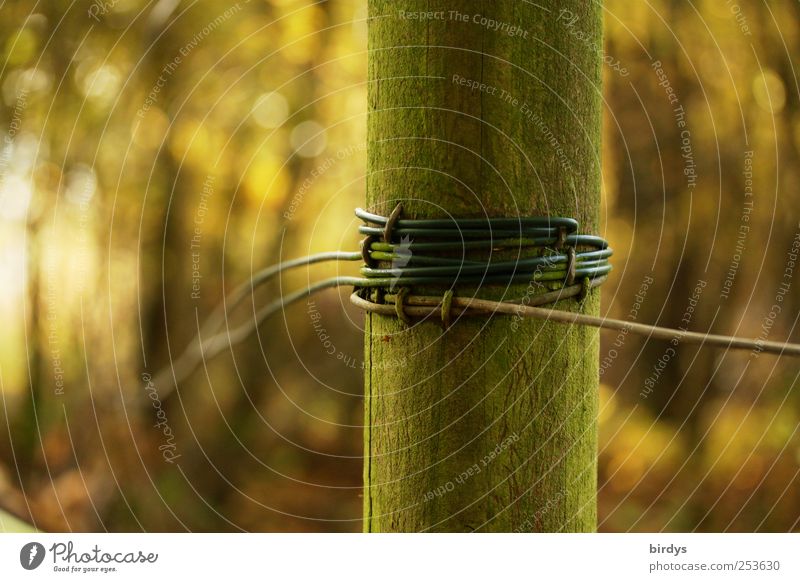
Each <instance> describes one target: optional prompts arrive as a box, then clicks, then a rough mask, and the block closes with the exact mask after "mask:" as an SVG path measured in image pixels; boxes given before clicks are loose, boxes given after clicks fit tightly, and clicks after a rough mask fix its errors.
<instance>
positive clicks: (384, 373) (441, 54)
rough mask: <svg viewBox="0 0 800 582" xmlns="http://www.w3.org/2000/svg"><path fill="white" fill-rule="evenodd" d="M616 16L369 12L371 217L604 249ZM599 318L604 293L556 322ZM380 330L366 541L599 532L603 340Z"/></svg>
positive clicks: (567, 4) (514, 1)
mask: <svg viewBox="0 0 800 582" xmlns="http://www.w3.org/2000/svg"><path fill="white" fill-rule="evenodd" d="M601 10H602V6H601V3H600V2H595V1H589V0H571V1H563V0H560V1H558V2H556V1H555V0H537V1H536V2H523V1H520V0H495V1H485V2H484V1H473V0H430V1H426V2H421V1H413V0H369V18H370V24H369V50H370V53H369V82H370V86H369V120H368V126H369V127H368V136H369V137H368V139H369V144H368V147H369V150H368V184H367V198H368V200H367V203H368V206H369V208H371V209H373V210H376V211H378V212H383V213H385V214H388V212H389V211H391V209H392V208H393V207H394V206H395V204H397V203H398V202H402V203H403V205H404V215H405V216H407V217H409V218H426V217H442V216H447V215H448V214H450V215H452V216H457V217H480V216H487V215H488V216H524V215H540V216H547V215H550V216H570V217H574V218H576V219H578V220H579V222H580V225H581V230H582V231H583V232H587V233H595V232H597V228H598V214H599V200H600V149H599V147H600V128H601V93H600V73H601V69H600V49H601V40H602V13H601ZM526 291H527V286H526V285H521V286H516V287H514V288H511V289H504V288H498V289H492V288H490V287H486V288H483V289H481V290H479V292H478V294H479V295H480V296H482V297H487V298H494V299H498V298H501V297H502V295H503V293H504V292H505V297H506V298H509V297H521V296H523V295H524V294H525V293H526ZM457 293H461V294H471V293H472V290H457ZM598 305H599V292H598V291H597V290H595V291H594V292H592V294H591V296H590V297H589V298H588V299H587V300H586V301H585V302H583V303H582V304H581V303H579V302H578V301H575V300H567V301H563V302H561V303H559V304H557V305H556V306H555V307H556V308H557V309H562V310H575V311H577V310H581V311H583V312H585V313H597V311H598ZM366 320H367V323H366V336H365V338H366V339H365V342H366V346H365V350H366V359H365V360H366V362H367V366H366V372H365V392H366V405H365V408H366V425H367V426H366V429H365V450H364V455H365V467H364V483H365V490H364V529H365V531H373V532H377V531H593V530H594V529H595V527H596V500H595V498H596V489H597V485H596V448H597V436H596V431H597V428H596V426H597V425H596V417H597V384H598V339H597V332H596V331H595V330H592V329H589V328H581V327H577V326H563V325H557V324H549V323H543V322H539V321H535V320H522V321H519V320H515V319H514V318H509V317H500V316H498V317H494V318H471V319H461V320H459V321H458V322H457V323H456V324H455V325H453V326H452V327H451V328H450V329H448V330H447V331H443V330H442V328H441V327H440V326H439V325H437V323H436V322H425V323H420V324H417V325H414V326H412V327H407V326H405V325H404V324H403V323H401V322H399V321H398V320H396V319H394V318H390V317H385V316H379V315H367V318H366Z"/></svg>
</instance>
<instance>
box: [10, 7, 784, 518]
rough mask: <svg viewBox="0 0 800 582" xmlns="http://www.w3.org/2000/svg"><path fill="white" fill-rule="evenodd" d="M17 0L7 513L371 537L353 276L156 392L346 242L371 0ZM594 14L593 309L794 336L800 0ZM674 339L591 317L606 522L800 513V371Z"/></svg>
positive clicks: (359, 161) (359, 145) (357, 180)
mask: <svg viewBox="0 0 800 582" xmlns="http://www.w3.org/2000/svg"><path fill="white" fill-rule="evenodd" d="M0 15H2V18H0V51H1V52H0V54H2V65H0V98H1V100H2V107H0V128H2V132H3V136H2V138H0V139H2V143H0V151H1V152H2V156H0V164H2V165H0V172H2V174H1V175H2V182H0V281H2V285H0V319H1V320H2V322H3V331H2V333H1V334H0V394H2V410H3V414H2V416H1V417H0V422H1V423H3V424H4V425H5V426H3V427H0V506H1V507H2V508H4V509H5V510H6V511H7V512H10V513H13V514H15V515H17V516H20V517H22V518H23V519H25V520H26V521H29V522H33V523H35V524H36V525H37V526H38V527H40V528H43V529H45V530H73V531H84V530H100V531H102V530H110V531H139V530H147V531H173V530H177V531H182V530H185V529H189V530H212V531H236V530H240V529H243V530H257V531H359V530H360V528H361V524H360V519H361V471H362V428H361V427H362V424H363V409H362V407H363V400H362V397H361V394H362V376H361V368H360V366H361V361H362V355H363V348H362V334H361V329H362V318H363V316H362V315H361V314H360V313H359V312H357V311H355V310H353V309H351V307H350V306H349V302H348V301H347V293H348V291H347V290H342V292H341V293H336V292H328V293H327V294H323V295H320V296H318V298H317V299H316V300H315V303H314V304H313V305H312V306H304V305H302V304H301V305H298V306H295V307H293V308H291V309H289V310H288V311H287V312H286V313H285V315H284V316H283V317H277V318H275V319H273V320H271V322H270V323H269V324H267V325H265V326H263V327H262V328H261V330H260V333H259V335H258V336H254V337H253V338H251V339H250V340H249V341H246V342H244V343H242V344H241V345H239V346H237V347H236V348H235V349H233V350H232V351H227V352H225V353H224V354H222V355H220V356H219V357H217V358H215V359H213V360H211V361H209V362H207V364H206V365H205V366H203V367H200V368H199V369H198V370H197V371H195V372H194V373H193V374H192V375H191V377H190V378H188V379H187V380H186V381H184V382H182V383H180V386H179V389H178V391H177V392H175V393H174V394H172V395H168V394H167V391H166V390H164V389H161V388H159V387H156V391H155V392H154V391H153V390H152V388H151V387H149V381H150V378H151V377H153V376H155V374H156V372H157V371H158V370H159V369H161V367H162V366H165V365H167V364H168V362H169V359H170V356H171V357H173V358H174V357H175V356H176V355H178V354H179V353H180V351H181V350H182V349H183V347H184V346H185V345H186V344H187V342H189V340H190V339H191V338H192V337H193V335H194V333H195V332H196V330H197V325H198V321H202V319H203V318H204V317H205V316H206V315H208V314H209V312H210V310H211V309H212V308H213V307H214V306H215V305H216V304H217V303H218V302H219V301H220V299H221V298H222V296H223V294H224V291H226V290H228V291H229V290H231V289H232V288H233V287H234V286H235V285H236V284H238V283H240V282H241V281H243V280H246V279H247V278H248V276H249V275H250V274H251V273H253V272H254V271H256V270H258V269H260V268H261V267H263V266H265V265H268V264H271V263H274V262H276V261H277V260H278V259H279V258H289V257H293V256H299V255H304V254H307V253H308V252H317V251H322V250H331V249H336V248H341V249H356V248H357V235H356V233H355V225H356V221H355V219H354V217H353V214H352V211H353V208H354V207H355V206H357V205H360V204H362V203H363V200H364V184H365V180H364V172H365V166H366V161H365V160H366V154H365V139H366V110H367V100H366V64H367V53H366V48H367V46H366V27H367V23H366V20H365V19H366V2H365V1H364V0H357V1H356V0H336V1H328V2H318V3H314V2H310V1H307V0H251V1H245V0H242V1H240V2H238V3H234V2H230V1H228V2H223V1H216V0H200V1H192V0H180V1H179V0H157V1H147V0H106V1H102V0H98V1H96V2H94V3H89V2H81V3H75V2H67V1H66V0H50V1H47V2H42V1H38V2H30V1H19V0H17V1H6V2H2V3H0ZM605 20H606V42H605V49H604V56H605V57H606V61H607V63H608V66H606V67H605V75H604V83H605V135H604V140H605V141H604V147H603V155H604V161H603V163H604V207H603V220H604V225H605V227H604V232H603V233H602V234H603V235H604V236H605V237H606V238H608V239H609V240H610V242H611V245H612V246H613V247H614V249H615V251H616V254H615V259H614V264H615V271H614V273H613V274H612V277H611V278H610V281H609V283H608V284H607V285H606V286H605V287H604V291H603V302H604V303H603V305H604V307H603V312H604V313H607V314H608V315H609V316H612V317H619V318H632V317H635V318H636V319H637V320H638V321H641V322H647V323H657V324H661V325H666V326H671V327H677V326H680V325H686V326H687V327H688V328H689V329H692V330H710V331H713V332H717V333H727V334H738V335H745V336H749V337H760V336H762V334H764V335H763V338H764V339H770V340H784V339H790V340H792V341H795V342H796V341H800V332H798V330H797V326H796V324H797V318H798V314H800V293H798V290H799V289H800V272H795V273H794V279H795V280H794V281H793V282H791V281H790V282H791V289H790V290H789V291H788V293H784V294H783V295H781V292H780V289H781V287H780V285H781V284H782V283H785V282H786V281H787V279H786V278H785V274H786V272H785V269H786V266H787V257H788V256H789V255H788V253H789V252H790V249H791V247H792V242H793V240H794V239H795V237H796V236H797V233H798V213H797V208H798V204H800V192H798V186H797V185H798V183H800V176H799V175H798V172H800V91H799V90H798V79H797V73H798V71H797V70H796V64H797V63H796V62H795V61H796V58H795V57H796V56H797V55H800V4H798V3H797V2H795V1H792V0H778V1H774V2H761V1H756V2H741V4H740V5H739V4H737V3H736V2H733V1H725V0H693V1H686V0H660V1H641V2H638V1H637V2H629V1H627V0H608V1H607V2H606V5H605ZM679 108H682V110H681V109H679ZM676 111H677V112H678V113H676ZM681 111H682V112H683V113H680V112H681ZM681 115H685V117H684V118H683V120H684V122H685V126H681V125H680V124H679V121H680V119H681ZM562 141H568V137H567V138H565V139H562ZM682 148H683V149H682ZM745 217H746V218H745ZM743 227H744V228H743ZM348 268H349V267H348ZM343 269H344V268H343ZM335 272H336V267H335V266H334V267H316V268H314V269H313V272H310V271H309V272H299V273H295V274H293V275H292V276H289V277H286V278H284V280H283V281H282V283H281V285H280V286H279V285H277V284H276V285H273V286H272V287H271V288H269V289H266V290H264V291H263V292H262V293H263V294H259V295H258V297H257V298H256V302H257V304H261V302H263V301H266V300H267V299H268V298H269V297H274V296H275V295H276V294H277V293H278V292H279V289H280V288H283V289H290V288H293V287H295V286H297V285H299V284H301V283H303V282H305V281H306V280H307V279H308V278H311V277H313V278H322V277H324V276H328V275H332V274H334V273H335ZM343 272H349V271H348V270H347V269H344V270H343ZM731 273H733V275H731ZM778 295H781V299H776V297H777V296H778ZM776 302H779V304H780V311H779V312H778V313H775V310H774V309H773V308H772V306H773V305H774V304H776ZM690 307H691V308H692V309H691V310H690V309H689V308H690ZM252 310H253V304H252V303H248V304H247V305H246V306H244V307H243V308H242V309H240V310H239V311H237V312H235V313H234V314H232V318H233V319H234V320H235V321H237V322H238V321H245V320H246V319H247V317H248V315H251V314H252ZM771 311H772V312H773V316H774V317H773V316H771V315H770V312H771ZM687 313H689V321H688V322H687V321H685V317H686V316H687ZM682 321H684V323H683V324H682ZM320 327H322V328H324V330H325V331H326V334H327V335H328V336H329V339H328V340H326V341H321V340H320V334H319V329H320ZM668 348H669V345H668V344H665V343H663V342H646V341H644V340H643V339H642V338H639V337H634V336H630V337H617V336H615V335H614V334H604V335H603V336H602V347H601V358H602V359H603V362H602V367H603V370H602V378H601V382H602V386H601V413H600V476H599V479H600V483H599V521H600V523H599V525H600V529H601V530H602V531H652V530H662V529H663V530H667V531H685V530H699V531H787V530H794V531H798V530H799V529H800V525H799V521H798V520H800V479H799V478H798V475H799V474H800V435H798V426H799V425H800V391H798V390H797V381H798V373H799V370H800V368H798V364H797V361H796V360H792V359H788V358H786V359H781V360H779V359H777V358H775V357H772V356H767V355H761V356H760V357H753V355H752V354H749V353H747V352H742V353H734V352H730V353H723V352H721V351H717V350H711V349H706V350H698V349H696V348H692V347H687V346H683V347H681V348H680V349H679V350H677V352H676V353H675V354H674V355H672V354H671V353H670V352H668V351H667V350H668ZM331 350H333V351H331ZM334 355H335V357H333V356H334ZM659 362H661V363H659ZM648 390H649V392H648ZM154 395H155V397H154Z"/></svg>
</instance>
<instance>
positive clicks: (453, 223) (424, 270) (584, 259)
mask: <svg viewBox="0 0 800 582" xmlns="http://www.w3.org/2000/svg"><path fill="white" fill-rule="evenodd" d="M400 208H401V207H400V206H398V207H396V209H395V212H393V215H394V216H398V215H399V212H398V209H400ZM356 216H357V217H358V218H360V219H362V220H363V221H364V222H365V223H366V224H364V225H362V226H360V227H359V229H358V231H359V232H360V233H361V234H363V235H366V238H365V239H364V241H363V242H362V245H363V248H365V249H367V252H366V253H363V257H364V259H365V263H366V265H365V266H364V267H362V269H361V274H362V275H363V276H364V277H365V278H366V279H368V280H369V284H366V285H364V287H387V288H394V287H406V286H412V285H439V286H445V288H452V287H453V286H455V285H470V286H475V285H477V286H481V285H511V284H514V283H527V282H530V281H534V282H537V283H544V282H560V283H563V284H565V285H572V283H573V282H574V281H575V280H582V279H584V278H587V277H588V278H589V279H590V280H591V279H597V278H602V277H605V276H606V275H607V274H608V273H609V271H611V265H610V263H609V261H608V260H609V258H610V257H611V255H612V252H613V251H612V250H611V249H610V248H609V246H608V243H607V242H606V241H605V240H604V239H603V238H601V237H598V236H592V235H585V234H577V230H578V222H577V221H576V220H573V219H571V218H552V217H550V218H548V217H521V218H466V219H455V218H446V219H423V220H406V219H397V220H395V221H393V222H392V221H390V219H388V218H385V217H383V216H379V215H377V214H372V213H370V212H367V211H366V210H362V209H361V208H358V209H356ZM468 253H469V256H470V257H471V258H468V257H467V254H468ZM478 254H482V255H484V256H483V257H482V258H475V257H476V256H477V255H478ZM379 262H388V263H390V266H389V267H383V268H381V267H378V266H377V265H378V263H379Z"/></svg>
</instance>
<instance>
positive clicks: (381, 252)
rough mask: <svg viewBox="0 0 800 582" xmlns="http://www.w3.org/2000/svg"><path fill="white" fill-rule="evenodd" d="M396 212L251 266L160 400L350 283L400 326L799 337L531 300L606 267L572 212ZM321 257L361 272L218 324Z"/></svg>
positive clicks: (592, 281)
mask: <svg viewBox="0 0 800 582" xmlns="http://www.w3.org/2000/svg"><path fill="white" fill-rule="evenodd" d="M401 214H402V207H401V206H399V205H398V206H397V207H396V208H395V209H394V211H393V212H392V213H391V215H390V216H388V217H384V216H380V215H377V214H373V213H371V212H367V211H366V210H362V209H360V208H359V209H356V216H357V217H358V218H360V219H362V220H363V221H364V223H365V224H363V225H362V226H360V227H359V232H360V233H361V234H363V235H365V238H364V240H363V241H362V248H361V251H356V252H346V251H333V252H327V253H319V254H316V255H310V256H307V257H301V258H298V259H293V260H291V261H287V262H282V263H279V264H277V265H272V266H270V267H267V268H266V269H263V270H261V271H259V272H257V273H255V274H254V275H253V276H252V278H251V279H250V280H249V281H248V282H246V283H243V284H241V285H240V286H239V287H237V288H236V289H235V290H234V291H233V292H232V293H231V294H230V295H229V296H228V297H226V299H225V300H224V301H223V302H222V303H221V304H220V305H219V306H218V307H217V308H216V309H215V310H214V311H213V313H212V315H211V316H210V317H209V318H208V319H207V320H206V322H205V323H204V324H203V326H202V327H201V328H200V332H199V333H198V334H197V335H196V336H195V337H194V339H193V340H192V342H190V343H189V345H188V346H187V348H186V349H185V350H184V352H183V353H182V354H181V355H180V357H178V358H177V359H175V360H174V361H171V362H170V365H169V366H168V367H166V368H164V369H162V370H161V371H159V373H158V374H157V375H156V377H155V379H154V381H155V383H156V385H158V386H159V390H160V391H161V392H160V394H161V397H162V399H163V398H166V397H167V396H168V395H169V394H170V393H171V392H172V391H173V389H174V387H175V385H176V384H177V383H178V382H180V381H181V380H183V379H184V378H186V377H187V376H188V375H189V374H190V373H191V372H192V371H193V370H194V369H195V368H196V367H197V365H198V364H199V363H200V361H202V360H203V359H205V358H211V357H214V356H215V355H217V354H218V353H220V352H221V351H222V350H224V349H226V348H231V347H232V346H234V345H236V344H237V343H239V342H241V341H243V340H244V339H245V338H247V337H249V336H250V334H252V333H253V331H255V329H256V328H257V327H259V326H260V325H261V323H263V322H264V320H266V319H267V318H268V317H270V316H271V315H273V314H275V313H277V312H279V311H282V310H283V309H285V308H286V307H288V306H289V305H291V304H293V303H296V302H298V301H300V300H302V299H305V298H307V297H308V296H310V295H312V294H314V293H318V292H320V291H322V290H325V289H330V288H335V287H343V286H351V287H354V288H355V292H354V293H353V294H352V295H351V301H352V302H353V303H354V304H355V305H357V306H358V307H360V308H362V309H364V310H365V311H367V312H371V313H378V314H383V315H389V316H397V317H399V318H400V319H402V320H404V321H406V322H408V323H410V322H411V319H410V318H411V317H428V316H432V315H433V316H436V315H439V316H440V317H441V320H442V322H443V323H444V324H445V326H447V325H448V324H449V323H450V320H451V318H452V316H453V315H457V316H462V315H473V316H476V315H477V316H490V315H494V314H505V315H513V316H518V317H532V318H537V319H545V320H548V321H554V322H558V323H564V324H578V325H588V326H593V327H598V328H602V329H614V330H626V331H628V332H630V333H636V334H640V335H645V336H647V337H648V338H657V339H664V340H674V338H675V337H679V338H680V341H681V342H685V343H695V344H701V345H706V346H717V347H723V348H726V349H750V350H754V351H757V352H758V353H761V352H765V353H773V354H779V355H793V356H800V344H791V343H782V342H769V341H763V340H751V339H746V338H738V337H731V336H722V335H711V334H706V333H698V332H689V331H685V330H675V329H671V328H665V327H656V326H652V325H645V324H641V323H634V322H630V321H624V320H615V319H608V318H603V317H595V316H591V315H584V314H580V313H571V312H567V311H557V310H553V309H546V308H541V307H538V306H540V305H545V304H550V303H555V302H558V301H560V300H563V299H567V298H569V297H578V298H583V297H585V296H586V295H587V294H588V293H589V291H590V290H591V289H592V288H594V287H596V286H598V285H600V284H602V283H603V282H604V281H605V280H606V278H607V275H608V273H609V272H610V271H611V265H610V263H609V258H610V257H611V255H612V250H611V249H610V248H609V246H608V243H607V242H606V241H605V240H604V239H602V238H601V237H598V236H593V235H586V234H578V233H577V230H578V223H577V221H575V220H573V219H571V218H553V217H521V218H462V219H455V218H442V219H422V220H409V219H404V218H400V216H401ZM481 253H482V254H481ZM468 254H469V257H468V256H467V255H468ZM476 257H480V258H476ZM327 261H362V262H363V263H364V266H363V267H362V268H361V276H360V277H334V278H330V279H323V280H321V281H318V282H316V283H314V284H312V285H311V286H309V287H307V288H305V289H300V290H298V291H294V292H292V293H290V294H288V295H286V296H283V297H279V298H277V299H275V300H273V301H271V302H270V303H268V304H267V305H265V306H263V307H261V308H260V309H258V310H256V311H255V313H254V316H253V317H252V318H251V319H250V320H248V321H247V322H246V323H244V324H242V325H240V326H238V327H234V328H228V329H227V330H225V331H220V328H221V327H222V325H223V324H227V323H228V320H227V318H228V315H229V314H230V313H231V312H232V311H233V310H234V309H235V308H236V307H237V306H239V305H240V304H242V303H243V302H244V300H245V299H246V298H248V297H250V298H252V297H253V294H254V293H255V290H256V288H257V287H259V286H261V285H263V284H265V283H266V282H268V281H270V280H272V279H274V278H275V277H277V276H279V275H280V274H281V273H283V272H285V271H287V270H290V269H294V268H298V267H301V266H307V265H312V264H316V263H322V262H327ZM380 263H384V264H387V263H388V266H380ZM522 282H528V283H530V282H534V283H539V284H541V285H542V290H541V292H540V293H536V294H534V295H532V296H531V295H526V297H525V298H524V300H523V299H520V298H508V299H505V298H504V300H503V301H489V300H486V299H478V298H475V297H458V296H457V294H455V291H456V289H455V287H456V285H463V286H465V287H471V288H472V290H473V294H474V290H475V289H476V288H478V287H481V286H483V285H505V286H508V285H511V284H514V283H522ZM414 286H418V287H426V288H428V287H440V288H442V291H441V293H442V296H440V297H437V296H430V295H416V294H411V293H410V289H411V288H412V287H414ZM370 289H372V290H375V291H376V292H374V293H372V294H371V295H372V297H370V294H369V293H368V292H367V291H368V290H370Z"/></svg>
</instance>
